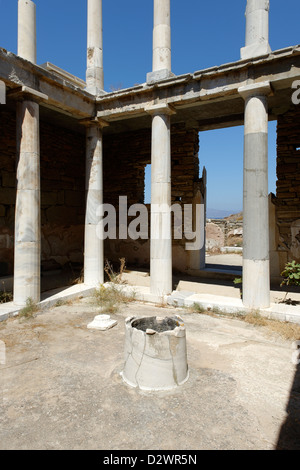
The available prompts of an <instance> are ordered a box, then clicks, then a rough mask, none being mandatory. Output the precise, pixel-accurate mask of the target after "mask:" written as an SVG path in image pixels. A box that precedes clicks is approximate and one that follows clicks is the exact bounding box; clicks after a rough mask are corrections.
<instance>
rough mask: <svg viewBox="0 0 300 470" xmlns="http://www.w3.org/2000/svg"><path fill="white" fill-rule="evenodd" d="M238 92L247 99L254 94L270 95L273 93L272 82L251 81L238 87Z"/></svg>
mask: <svg viewBox="0 0 300 470" xmlns="http://www.w3.org/2000/svg"><path fill="white" fill-rule="evenodd" d="M238 93H239V94H240V95H241V96H242V98H244V100H246V99H247V98H249V97H252V96H268V95H271V94H272V87H271V84H270V82H259V83H251V84H250V85H245V86H241V87H240V88H238Z"/></svg>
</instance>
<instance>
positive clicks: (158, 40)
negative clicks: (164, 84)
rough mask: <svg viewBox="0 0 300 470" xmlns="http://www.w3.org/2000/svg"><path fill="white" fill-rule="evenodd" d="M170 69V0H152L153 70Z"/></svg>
mask: <svg viewBox="0 0 300 470" xmlns="http://www.w3.org/2000/svg"><path fill="white" fill-rule="evenodd" d="M162 69H167V70H169V71H171V24H170V0H154V28H153V67H152V70H153V72H155V71H157V70H162Z"/></svg>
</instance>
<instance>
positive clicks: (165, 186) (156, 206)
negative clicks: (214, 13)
mask: <svg viewBox="0 0 300 470" xmlns="http://www.w3.org/2000/svg"><path fill="white" fill-rule="evenodd" d="M146 111H147V112H148V113H149V114H151V115H152V144H151V243H150V286H151V287H150V290H151V293H152V294H154V295H156V296H163V295H166V294H170V293H171V292H172V227H171V212H170V208H171V115H172V114H174V113H175V111H174V109H173V108H172V107H171V106H168V105H167V104H158V105H153V106H149V107H148V108H146Z"/></svg>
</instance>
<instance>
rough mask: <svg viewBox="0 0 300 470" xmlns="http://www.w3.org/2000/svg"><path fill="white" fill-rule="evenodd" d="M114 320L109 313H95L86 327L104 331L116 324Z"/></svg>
mask: <svg viewBox="0 0 300 470" xmlns="http://www.w3.org/2000/svg"><path fill="white" fill-rule="evenodd" d="M117 323H118V322H117V321H116V320H112V319H111V318H110V315H105V314H103V315H96V316H95V318H94V320H93V321H92V322H91V323H89V324H88V325H87V328H89V329H93V330H100V331H105V330H109V329H110V328H113V327H114V326H115V325H117Z"/></svg>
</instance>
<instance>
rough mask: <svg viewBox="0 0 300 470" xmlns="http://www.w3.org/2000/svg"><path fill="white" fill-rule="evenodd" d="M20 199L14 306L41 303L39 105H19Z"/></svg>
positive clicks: (27, 102)
mask: <svg viewBox="0 0 300 470" xmlns="http://www.w3.org/2000/svg"><path fill="white" fill-rule="evenodd" d="M17 142H18V165H17V198H16V212H15V256H14V266H15V268H14V302H15V304H17V305H25V304H26V300H27V299H28V298H31V299H32V300H33V301H34V302H39V300H40V257H41V241H40V240H41V228H40V144H39V105H38V103H35V102H33V101H29V100H24V101H23V102H19V103H18V104H17Z"/></svg>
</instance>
